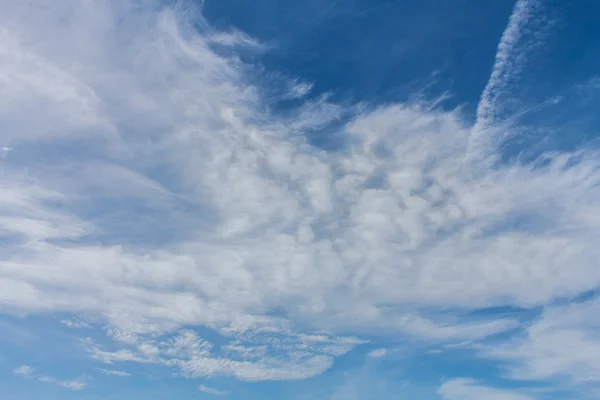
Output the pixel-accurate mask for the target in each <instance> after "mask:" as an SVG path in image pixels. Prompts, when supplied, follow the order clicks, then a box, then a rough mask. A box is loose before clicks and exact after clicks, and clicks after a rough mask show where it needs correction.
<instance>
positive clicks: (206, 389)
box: [198, 385, 228, 396]
mask: <svg viewBox="0 0 600 400" xmlns="http://www.w3.org/2000/svg"><path fill="white" fill-rule="evenodd" d="M198 390H199V391H201V392H203V393H207V394H212V395H213V396H226V395H227V394H228V392H226V391H224V390H219V389H215V388H213V387H210V386H206V385H199V386H198Z"/></svg>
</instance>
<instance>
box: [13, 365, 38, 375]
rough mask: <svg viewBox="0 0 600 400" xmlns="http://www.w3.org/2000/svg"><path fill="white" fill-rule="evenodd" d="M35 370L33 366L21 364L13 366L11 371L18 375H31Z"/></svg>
mask: <svg viewBox="0 0 600 400" xmlns="http://www.w3.org/2000/svg"><path fill="white" fill-rule="evenodd" d="M34 371H35V369H34V368H33V367H30V366H29V365H21V366H20V367H18V368H15V369H14V370H13V373H14V374H15V375H20V376H31V374H33V372H34Z"/></svg>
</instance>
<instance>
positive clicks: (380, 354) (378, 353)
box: [368, 349, 387, 358]
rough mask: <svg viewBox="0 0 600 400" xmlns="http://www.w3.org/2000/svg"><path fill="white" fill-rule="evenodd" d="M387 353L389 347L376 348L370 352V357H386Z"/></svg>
mask: <svg viewBox="0 0 600 400" xmlns="http://www.w3.org/2000/svg"><path fill="white" fill-rule="evenodd" d="M386 354H387V349H375V350H371V351H370V352H369V354H368V355H369V357H376V358H377V357H384V356H385V355H386Z"/></svg>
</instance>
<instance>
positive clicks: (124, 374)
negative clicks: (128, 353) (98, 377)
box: [97, 368, 131, 378]
mask: <svg viewBox="0 0 600 400" xmlns="http://www.w3.org/2000/svg"><path fill="white" fill-rule="evenodd" d="M97 369H98V371H100V372H102V373H103V374H104V375H113V376H120V377H123V378H125V377H128V376H131V374H130V373H129V372H125V371H116V370H112V369H104V368H97Z"/></svg>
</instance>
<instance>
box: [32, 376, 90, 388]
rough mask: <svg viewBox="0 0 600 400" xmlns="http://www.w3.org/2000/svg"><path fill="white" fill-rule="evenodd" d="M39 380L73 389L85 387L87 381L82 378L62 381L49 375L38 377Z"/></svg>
mask: <svg viewBox="0 0 600 400" xmlns="http://www.w3.org/2000/svg"><path fill="white" fill-rule="evenodd" d="M39 381H40V382H45V383H51V384H54V385H58V386H62V387H64V388H67V389H71V390H75V391H77V390H82V389H85V387H86V386H87V383H86V381H85V380H84V379H83V378H75V379H71V380H66V381H62V380H59V379H56V378H53V377H51V376H42V377H40V378H39Z"/></svg>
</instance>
